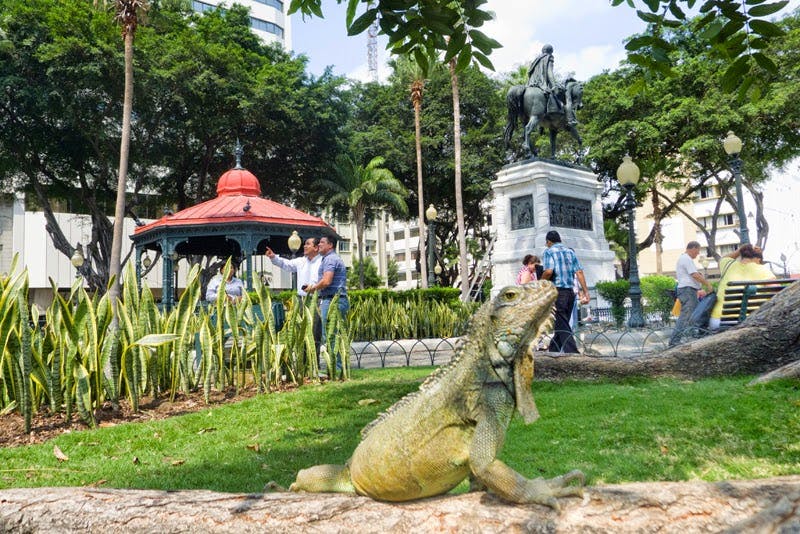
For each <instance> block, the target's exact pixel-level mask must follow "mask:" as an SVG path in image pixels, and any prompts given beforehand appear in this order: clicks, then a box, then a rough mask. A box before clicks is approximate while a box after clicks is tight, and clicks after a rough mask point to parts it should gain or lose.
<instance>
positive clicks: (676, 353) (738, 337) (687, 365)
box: [536, 283, 800, 379]
mask: <svg viewBox="0 0 800 534" xmlns="http://www.w3.org/2000/svg"><path fill="white" fill-rule="evenodd" d="M797 360H800V283H795V284H793V285H791V286H789V287H788V288H786V289H784V290H783V291H781V292H780V293H779V294H778V295H776V296H775V297H773V298H772V299H771V300H770V301H769V302H767V303H765V304H764V305H763V306H761V308H759V309H758V311H756V312H755V313H753V314H752V315H751V316H750V317H748V318H747V320H746V321H745V322H743V323H742V324H741V325H739V326H737V327H735V328H732V329H730V330H727V331H724V332H721V333H719V334H715V335H712V336H707V337H704V338H701V339H698V340H696V341H693V342H690V343H684V344H682V345H679V346H677V347H674V348H672V349H669V350H665V351H663V352H661V353H658V354H653V355H646V356H641V357H634V358H613V359H612V358H594V357H590V356H582V355H559V354H552V353H537V354H536V377H537V378H539V379H564V378H575V379H595V378H601V377H609V378H621V377H626V376H650V377H659V376H672V377H678V378H689V379H699V378H707V377H712V376H735V375H743V374H760V373H766V372H768V371H772V370H774V369H777V368H779V367H783V366H785V365H788V364H790V363H792V362H795V361H797Z"/></svg>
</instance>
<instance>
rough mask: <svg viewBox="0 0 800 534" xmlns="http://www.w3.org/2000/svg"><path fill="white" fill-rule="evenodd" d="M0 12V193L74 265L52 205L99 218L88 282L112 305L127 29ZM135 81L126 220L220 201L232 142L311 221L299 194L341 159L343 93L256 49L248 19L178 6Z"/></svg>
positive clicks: (83, 8) (69, 9)
mask: <svg viewBox="0 0 800 534" xmlns="http://www.w3.org/2000/svg"><path fill="white" fill-rule="evenodd" d="M98 3H99V2H98ZM111 4H112V2H109V5H111ZM0 12H2V14H3V15H2V17H0V87H2V88H3V94H2V96H0V180H2V182H3V184H4V185H5V189H6V191H9V192H10V191H24V192H26V193H28V195H27V202H28V203H29V206H30V207H31V208H32V209H39V210H41V211H43V213H44V216H45V219H46V221H47V232H48V233H49V234H50V237H51V239H52V241H53V245H54V248H56V249H57V250H59V251H60V252H61V253H62V254H64V255H65V256H68V257H69V256H71V255H72V254H73V253H74V251H75V246H74V245H75V244H74V243H70V242H69V241H68V240H67V237H66V236H65V235H64V232H63V231H62V229H61V228H60V227H59V225H58V220H57V219H56V217H55V215H54V213H53V212H54V210H55V209H56V207H55V202H56V201H58V203H59V204H63V205H66V209H67V210H69V211H70V212H74V213H86V214H89V215H90V217H91V222H92V230H91V240H90V242H88V243H85V244H84V245H85V256H86V259H87V261H86V262H85V263H84V265H83V267H81V269H80V271H81V274H82V275H83V277H84V279H86V281H87V282H88V284H89V286H90V287H92V288H93V289H95V290H98V291H105V289H106V285H107V281H108V279H109V265H110V257H111V249H112V241H113V231H112V230H113V229H112V223H111V220H112V219H111V218H110V216H111V215H112V214H113V210H112V209H111V208H110V207H111V206H113V205H114V198H115V195H116V192H117V191H119V187H117V184H116V182H117V178H118V177H119V172H118V168H116V167H115V162H118V161H119V156H120V147H121V132H122V124H121V121H120V118H121V117H122V116H123V102H124V87H125V84H124V64H125V62H124V47H123V46H120V39H119V28H118V27H116V26H115V24H114V19H113V14H112V13H110V12H108V11H106V10H103V9H95V8H94V7H93V6H92V3H91V2H88V1H85V2H84V1H81V2H75V1H72V0H31V1H27V0H0ZM133 68H134V71H133V80H134V84H135V85H134V90H135V93H136V99H135V101H134V102H133V114H132V116H131V124H130V126H131V139H130V143H131V150H130V154H129V159H128V168H129V170H128V175H127V190H128V192H129V195H128V199H127V200H128V202H126V204H127V206H126V212H127V213H128V214H129V215H130V214H132V213H134V214H137V215H139V216H141V217H159V216H161V212H160V209H159V210H156V209H155V207H156V205H157V204H158V203H161V204H160V205H162V206H163V204H164V203H167V204H174V205H176V206H177V207H178V208H179V209H180V208H184V207H186V206H188V205H191V204H194V203H196V202H198V201H201V200H206V199H208V198H209V197H211V196H213V195H214V194H215V191H214V185H215V182H216V178H217V177H218V176H219V175H220V174H222V172H224V171H225V170H227V169H228V168H230V167H231V166H232V163H233V158H232V156H231V153H232V151H233V145H234V142H235V139H236V137H237V136H238V137H239V138H240V139H241V140H242V141H243V143H244V144H245V148H246V153H245V164H246V165H247V167H248V168H249V169H250V170H251V171H252V172H254V173H255V174H256V175H257V176H259V177H260V179H261V180H262V190H263V191H264V193H265V194H267V195H269V196H270V197H272V198H274V199H276V200H279V201H289V202H292V201H295V202H296V204H297V205H298V206H301V207H305V208H309V207H311V204H312V200H311V198H310V197H309V195H307V194H306V195H303V194H302V192H303V191H309V190H310V184H311V183H312V182H313V181H314V180H315V179H316V177H317V176H320V175H324V174H328V173H329V172H330V171H331V168H332V164H331V162H332V161H333V160H334V157H335V155H336V154H337V153H338V152H339V151H340V150H341V146H342V145H341V140H340V135H341V124H343V123H344V122H345V120H346V115H347V112H348V108H347V103H346V101H345V99H344V98H343V97H342V95H343V91H342V83H343V80H342V79H340V78H336V77H333V76H331V75H330V74H325V75H323V76H321V77H319V78H312V77H310V76H308V75H307V74H306V72H305V59H304V58H302V57H301V58H296V59H293V58H291V57H290V56H289V54H288V53H286V52H284V51H282V50H280V49H279V48H278V47H268V46H264V45H263V44H261V42H260V41H259V40H258V38H257V37H255V36H254V35H253V34H252V32H250V31H249V16H248V13H247V11H246V10H244V9H243V8H241V7H237V6H234V7H231V8H230V9H228V10H225V11H221V10H214V11H210V12H207V13H204V14H198V13H194V12H193V11H191V9H189V7H188V5H186V4H185V3H182V2H155V3H153V4H152V6H151V8H150V10H149V11H148V21H147V24H146V25H143V26H139V27H138V29H137V31H136V61H135V63H134V64H133ZM123 190H124V189H123ZM142 191H147V192H148V194H142V193H141V192H142ZM154 193H155V194H154Z"/></svg>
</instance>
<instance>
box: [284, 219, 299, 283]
mask: <svg viewBox="0 0 800 534" xmlns="http://www.w3.org/2000/svg"><path fill="white" fill-rule="evenodd" d="M287 243H288V245H289V250H291V251H292V259H294V258H295V257H296V256H297V251H298V250H300V236H299V235H297V230H292V235H290V236H289V239H288V241H287ZM296 289H297V271H292V290H296Z"/></svg>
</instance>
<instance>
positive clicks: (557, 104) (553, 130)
mask: <svg viewBox="0 0 800 534" xmlns="http://www.w3.org/2000/svg"><path fill="white" fill-rule="evenodd" d="M506 103H507V105H508V122H507V123H506V128H505V132H504V135H503V139H504V140H505V146H506V149H511V137H512V135H513V134H514V128H515V127H516V124H517V119H518V118H519V119H521V120H522V124H524V125H525V140H524V142H523V149H524V150H525V152H526V153H527V154H533V155H534V156H538V155H539V154H538V151H537V150H536V146H535V145H536V137H535V136H536V135H539V134H540V133H542V132H543V131H544V128H549V130H550V157H551V158H553V159H555V157H556V135H557V134H558V132H559V130H564V131H566V132H568V133H569V134H570V135H571V136H572V137H573V138H574V139H575V140H576V141H577V142H578V146H579V147H580V146H582V144H583V142H582V140H581V136H580V135H579V134H578V130H577V128H576V125H577V124H578V119H577V117H576V116H575V110H578V109H581V108H582V107H583V84H582V83H580V82H578V81H576V80H575V79H573V78H567V79H566V80H565V81H564V83H563V84H562V83H559V82H558V81H557V80H556V78H555V75H554V74H553V47H552V46H551V45H545V46H544V47H542V53H541V54H540V55H539V56H537V57H536V59H534V60H533V61H532V62H531V64H530V67H529V68H528V83H527V85H514V86H512V87H511V88H510V89H509V90H508V95H507V96H506ZM532 133H535V135H534V136H531V134H532Z"/></svg>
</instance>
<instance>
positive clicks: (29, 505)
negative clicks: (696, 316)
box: [0, 476, 800, 534]
mask: <svg viewBox="0 0 800 534" xmlns="http://www.w3.org/2000/svg"><path fill="white" fill-rule="evenodd" d="M561 504H562V509H561V511H560V512H557V511H554V510H551V509H549V508H546V507H543V506H538V505H527V506H525V505H509V504H506V503H504V502H502V501H500V500H498V499H497V498H495V497H493V496H491V495H488V494H486V493H479V492H478V493H469V494H464V495H455V496H443V497H438V498H434V499H426V500H421V501H414V502H410V503H404V504H391V503H382V502H377V501H373V500H371V499H368V498H366V497H354V496H349V495H331V494H327V495H326V494H294V493H273V494H249V495H247V494H230V493H216V492H212V491H204V490H192V491H171V492H167V491H153V490H119V489H100V488H37V489H11V490H4V491H0V531H2V532H17V533H22V534H24V533H32V532H50V533H59V532H103V533H105V532H115V533H132V532H147V533H148V534H151V533H152V534H155V533H166V532H176V533H177V532H192V533H193V532H215V533H225V532H231V533H236V534H246V533H249V532H258V533H261V532H284V533H287V532H304V533H306V532H312V533H313V532H326V533H327V532H353V533H356V532H382V533H383V532H417V533H424V532H436V533H440V532H564V533H572V532H575V533H578V532H580V533H583V532H614V533H617V532H679V533H681V534H688V533H692V532H720V531H722V530H724V529H731V531H732V532H765V531H778V529H779V528H783V529H785V530H784V531H786V532H789V531H791V532H795V531H797V529H798V528H800V513H799V512H798V507H800V476H793V477H779V478H773V479H765V480H754V481H736V482H718V483H708V482H662V483H635V484H619V485H608V486H594V487H589V488H587V489H586V492H585V495H584V497H583V499H581V498H570V499H562V500H561Z"/></svg>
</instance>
